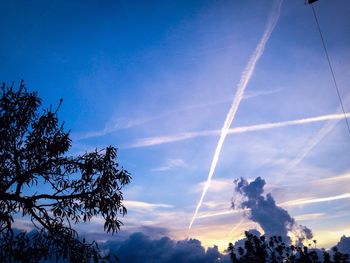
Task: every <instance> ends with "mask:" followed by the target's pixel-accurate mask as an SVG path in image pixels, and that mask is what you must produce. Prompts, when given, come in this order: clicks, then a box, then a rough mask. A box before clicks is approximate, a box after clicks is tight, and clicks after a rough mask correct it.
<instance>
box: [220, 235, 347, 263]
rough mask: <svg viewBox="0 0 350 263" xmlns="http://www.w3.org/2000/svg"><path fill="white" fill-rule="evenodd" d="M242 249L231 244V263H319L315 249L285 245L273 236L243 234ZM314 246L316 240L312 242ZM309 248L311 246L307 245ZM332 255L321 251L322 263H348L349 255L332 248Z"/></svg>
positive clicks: (229, 248)
mask: <svg viewBox="0 0 350 263" xmlns="http://www.w3.org/2000/svg"><path fill="white" fill-rule="evenodd" d="M245 237H246V238H245V241H244V247H238V248H237V249H236V248H235V247H234V246H233V244H232V243H230V244H229V246H228V249H227V251H228V253H229V255H230V259H231V261H232V262H233V263H320V262H321V261H320V259H319V256H318V254H317V250H316V249H309V248H308V247H306V246H294V245H287V244H286V243H284V242H283V240H282V238H281V237H278V236H273V237H270V238H269V239H268V240H267V239H266V237H265V236H260V237H258V236H256V235H253V234H251V233H249V232H247V231H246V232H245ZM313 242H314V244H315V245H316V240H314V241H313ZM309 246H310V247H311V244H310V245H309ZM332 251H333V253H332V255H331V254H330V253H329V252H327V251H325V250H322V251H320V252H321V253H322V254H323V262H324V263H349V255H347V254H343V253H341V252H339V250H338V249H337V248H336V247H334V248H332Z"/></svg>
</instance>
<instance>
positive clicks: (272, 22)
mask: <svg viewBox="0 0 350 263" xmlns="http://www.w3.org/2000/svg"><path fill="white" fill-rule="evenodd" d="M281 5H282V0H278V1H277V3H276V4H275V7H274V9H273V12H272V15H271V17H270V19H269V21H268V24H267V27H266V29H265V32H264V34H263V36H262V38H261V39H260V42H259V44H258V45H257V47H256V49H255V51H254V53H253V54H252V56H251V58H250V60H249V62H248V65H247V66H246V68H245V70H244V71H243V74H242V75H241V80H240V82H239V84H238V86H237V91H236V94H235V96H234V98H233V101H232V105H231V108H230V110H229V112H228V114H227V116H226V119H225V122H224V125H223V127H222V129H221V134H220V138H219V142H218V144H217V146H216V150H215V153H214V157H213V160H212V162H211V166H210V170H209V174H208V179H207V182H206V184H205V185H204V188H203V192H202V195H201V197H200V199H199V202H198V204H197V207H196V210H195V212H194V215H193V217H192V220H191V222H190V225H189V227H188V229H189V230H190V229H191V227H192V224H193V222H194V220H195V219H196V216H197V214H198V211H199V208H200V207H201V205H202V202H203V199H204V196H205V194H206V193H207V191H208V188H209V185H210V182H211V178H212V176H213V174H214V171H215V168H216V165H217V163H218V160H219V156H220V152H221V148H222V146H223V143H224V141H225V138H226V136H227V134H228V131H229V129H230V126H231V124H232V121H233V119H234V117H235V115H236V112H237V109H238V107H239V104H240V102H241V100H242V98H243V96H244V91H245V89H246V87H247V84H248V82H249V80H250V78H251V77H252V75H253V73H254V70H255V66H256V63H257V62H258V60H259V59H260V57H261V56H262V54H263V53H264V49H265V45H266V43H267V41H268V40H269V38H270V36H271V33H272V31H273V29H274V28H275V26H276V23H277V21H278V18H279V16H280V11H281Z"/></svg>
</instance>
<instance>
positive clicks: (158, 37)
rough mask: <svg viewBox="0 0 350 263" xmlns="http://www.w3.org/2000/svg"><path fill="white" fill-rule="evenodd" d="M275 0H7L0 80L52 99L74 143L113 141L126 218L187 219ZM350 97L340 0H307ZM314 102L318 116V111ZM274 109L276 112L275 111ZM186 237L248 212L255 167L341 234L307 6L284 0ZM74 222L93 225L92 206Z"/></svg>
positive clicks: (141, 222)
mask: <svg viewBox="0 0 350 263" xmlns="http://www.w3.org/2000/svg"><path fill="white" fill-rule="evenodd" d="M273 5H274V1H272V0H271V1H259V0H244V1H242V0H231V1H229V0H215V1H214V0H211V1H209V0H204V1H107V0H106V1H43V0H35V1H1V2H0V24H1V26H0V35H1V37H2V41H1V43H0V58H1V62H2V63H1V65H0V80H1V81H2V82H6V83H10V82H11V81H15V82H16V83H17V84H18V83H19V82H20V79H24V81H25V83H26V86H27V88H28V89H29V90H30V91H32V90H36V91H38V92H39V95H40V96H41V97H42V99H43V104H44V106H46V107H47V106H49V105H50V104H54V105H56V104H58V101H59V98H63V105H62V107H61V109H60V113H59V117H60V119H61V120H62V121H64V122H65V127H66V128H67V130H68V129H70V130H71V135H72V138H73V147H72V150H71V153H72V154H78V153H83V152H85V151H87V150H92V149H95V148H96V147H97V148H103V147H106V146H108V145H114V146H116V147H118V148H119V163H120V164H121V165H122V166H123V167H124V168H125V169H127V170H128V171H130V173H131V175H132V177H133V179H132V182H131V184H130V186H128V187H127V188H126V189H125V199H126V207H127V208H128V211H129V212H128V214H127V216H126V217H125V218H124V219H122V221H124V222H125V226H124V227H123V228H122V231H138V230H139V229H142V227H144V226H151V227H160V228H165V229H167V233H168V235H169V236H171V237H173V238H175V239H184V238H186V237H187V235H188V233H187V228H188V225H189V223H190V221H191V218H192V215H193V213H194V210H195V208H196V205H197V203H198V200H199V198H200V195H201V193H202V189H203V186H204V183H205V181H206V179H207V176H208V171H209V167H210V163H211V160H212V158H213V154H214V151H215V148H216V145H217V142H218V139H219V134H220V129H221V128H222V126H223V123H224V120H225V118H226V114H227V112H228V111H229V108H230V105H231V102H232V99H233V97H234V95H235V91H236V88H237V85H238V83H239V81H240V78H241V75H242V73H243V71H244V69H245V67H246V65H247V64H248V61H249V59H250V57H251V55H252V53H253V52H254V50H255V48H256V46H257V44H258V42H259V40H260V38H261V37H262V35H263V33H264V30H265V28H266V23H267V21H268V18H269V16H270V13H271V11H272V8H273ZM314 6H315V8H316V11H317V13H318V18H319V22H320V25H321V28H322V30H323V33H324V37H325V40H326V44H327V47H328V51H329V55H330V58H331V61H332V63H333V66H334V71H335V75H336V78H337V81H338V84H339V89H340V93H341V95H342V97H343V99H344V104H345V108H346V111H350V88H349V83H350V71H349V68H350V1H341V0H319V1H318V2H316V3H315V5H314ZM316 117H319V118H316ZM282 122H283V123H282ZM231 129H232V130H231V132H229V135H228V136H227V138H226V140H225V142H224V144H223V149H222V152H221V155H220V158H219V161H218V165H217V168H216V171H215V173H214V175H213V181H212V184H211V185H210V187H209V190H208V193H207V195H206V196H205V198H204V202H203V206H202V207H201V208H200V210H199V214H198V218H197V219H196V220H195V221H194V224H193V227H192V230H191V231H190V233H189V236H190V237H193V238H198V239H199V240H201V241H202V242H203V244H204V245H206V246H209V245H213V244H218V245H219V247H220V249H224V248H225V246H226V245H227V243H228V242H232V241H233V240H236V239H238V238H239V237H241V236H242V233H243V231H244V230H246V229H249V228H258V229H259V227H258V226H257V224H255V223H253V222H251V221H250V220H249V219H247V218H246V217H244V215H243V212H242V211H238V212H235V211H232V210H231V209H230V205H231V200H232V198H233V197H235V195H236V194H235V193H234V185H233V180H234V179H236V178H239V177H244V178H246V179H248V180H252V179H254V178H256V177H258V176H261V177H262V178H264V179H265V180H266V182H267V187H266V191H267V192H271V193H272V195H273V196H274V198H275V199H276V202H277V203H278V204H280V205H281V206H282V207H283V208H285V209H286V210H287V211H288V212H289V213H290V214H291V215H292V216H293V217H294V218H295V219H296V221H297V222H298V223H300V224H303V225H306V226H307V227H309V228H311V229H312V230H313V232H314V234H315V238H316V239H317V240H318V242H319V244H320V245H321V246H322V245H323V246H330V245H332V244H334V243H336V242H337V241H338V240H339V238H340V237H341V236H342V235H343V234H345V235H350V223H349V222H350V220H349V219H350V202H349V200H350V162H349V161H350V154H349V152H350V135H349V132H348V131H347V129H346V125H345V121H344V119H343V116H342V115H341V111H340V108H339V100H338V97H337V94H336V91H335V88H334V85H333V82H332V78H331V74H330V71H329V68H328V65H327V61H326V58H325V54H324V51H323V48H322V44H321V40H320V36H319V33H318V31H317V27H316V23H315V20H314V17H313V14H312V10H311V7H310V6H308V5H304V1H303V0H298V1H295V0H293V1H292V0H284V1H283V4H282V8H281V14H280V17H279V20H278V22H277V25H276V27H275V29H274V30H273V32H272V34H271V37H270V38H269V40H268V42H267V43H266V47H265V50H264V53H263V54H262V57H261V58H260V60H259V61H258V62H257V65H256V68H255V71H254V74H253V75H252V78H251V79H250V82H249V83H248V85H247V87H246V91H245V94H244V97H243V99H242V101H241V103H240V105H239V108H238V111H237V114H236V116H235V118H234V120H233V123H232V125H231ZM81 229H82V231H86V232H89V231H91V232H94V233H99V231H100V232H102V231H103V227H101V223H100V221H99V220H95V221H94V222H93V224H92V225H91V226H89V228H84V226H81Z"/></svg>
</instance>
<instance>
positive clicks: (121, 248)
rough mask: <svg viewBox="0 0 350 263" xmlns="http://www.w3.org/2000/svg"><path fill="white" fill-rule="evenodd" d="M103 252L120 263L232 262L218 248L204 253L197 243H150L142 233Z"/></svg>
mask: <svg viewBox="0 0 350 263" xmlns="http://www.w3.org/2000/svg"><path fill="white" fill-rule="evenodd" d="M101 248H102V249H104V250H106V251H109V252H110V253H112V254H115V255H117V256H118V258H119V259H120V262H128V263H141V262H142V263H150V262H152V263H175V262H176V263H185V262H186V263H192V262H193V263H195V262H203V263H213V262H218V259H219V258H220V262H227V263H228V262H230V261H229V258H228V257H227V256H225V255H222V254H221V253H220V252H219V251H218V247H217V246H213V247H211V248H208V249H207V250H205V248H204V247H203V246H202V245H201V242H200V241H199V240H196V239H188V240H181V241H175V240H172V239H170V238H169V237H167V236H165V237H162V238H159V239H151V238H150V237H149V236H147V235H145V234H144V233H141V232H138V233H133V234H131V235H130V236H129V237H128V238H127V239H126V240H123V241H119V240H113V241H108V242H106V243H104V244H103V245H102V246H101Z"/></svg>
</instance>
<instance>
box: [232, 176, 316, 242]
mask: <svg viewBox="0 0 350 263" xmlns="http://www.w3.org/2000/svg"><path fill="white" fill-rule="evenodd" d="M265 184H266V182H265V180H263V179H262V178H261V177H258V178H256V179H255V180H254V181H253V182H251V183H248V182H247V180H245V179H243V178H240V179H237V180H235V185H236V187H235V190H236V191H237V192H238V193H240V194H241V195H242V196H243V197H244V201H243V202H241V203H240V204H238V205H237V204H235V203H233V204H232V206H233V207H235V206H238V207H239V208H243V209H250V211H249V212H248V218H249V219H250V220H252V221H254V222H256V223H258V224H259V225H260V226H261V228H262V229H263V230H264V232H265V235H266V236H273V235H278V236H281V237H282V238H284V240H286V241H290V238H289V237H288V232H289V231H293V232H294V233H295V234H296V235H297V237H298V238H299V241H303V240H304V239H311V238H312V232H311V230H310V229H308V228H307V227H305V226H299V225H297V224H296V222H295V220H294V218H292V217H291V216H290V215H289V214H288V212H287V211H286V210H284V209H283V208H281V207H279V206H277V205H276V202H275V199H274V198H273V197H272V195H271V194H270V193H268V194H267V195H266V196H264V195H263V192H264V186H265Z"/></svg>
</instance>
